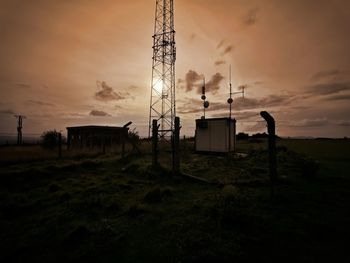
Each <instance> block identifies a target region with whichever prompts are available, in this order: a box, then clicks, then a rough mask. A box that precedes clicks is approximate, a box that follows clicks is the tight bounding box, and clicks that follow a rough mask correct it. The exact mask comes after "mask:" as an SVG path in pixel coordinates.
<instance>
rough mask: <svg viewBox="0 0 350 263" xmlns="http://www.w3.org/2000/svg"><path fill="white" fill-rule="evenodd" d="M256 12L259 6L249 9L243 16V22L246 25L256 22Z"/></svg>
mask: <svg viewBox="0 0 350 263" xmlns="http://www.w3.org/2000/svg"><path fill="white" fill-rule="evenodd" d="M258 12H259V8H252V9H249V10H248V12H247V13H246V14H245V16H244V17H243V24H245V25H246V26H251V25H254V24H256V23H257V21H258Z"/></svg>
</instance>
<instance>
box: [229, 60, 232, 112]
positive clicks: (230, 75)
mask: <svg viewBox="0 0 350 263" xmlns="http://www.w3.org/2000/svg"><path fill="white" fill-rule="evenodd" d="M229 74H230V99H232V83H231V65H230V73H229ZM231 116H232V103H230V119H231Z"/></svg>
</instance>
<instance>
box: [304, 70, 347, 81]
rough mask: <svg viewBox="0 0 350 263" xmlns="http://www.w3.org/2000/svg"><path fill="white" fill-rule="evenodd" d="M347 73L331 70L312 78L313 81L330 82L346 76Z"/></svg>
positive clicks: (318, 73)
mask: <svg viewBox="0 0 350 263" xmlns="http://www.w3.org/2000/svg"><path fill="white" fill-rule="evenodd" d="M345 74H346V72H345V71H341V70H339V69H331V70H324V71H319V72H317V73H316V74H314V75H313V76H312V77H311V80H312V81H320V80H329V79H334V78H337V77H340V76H343V75H345Z"/></svg>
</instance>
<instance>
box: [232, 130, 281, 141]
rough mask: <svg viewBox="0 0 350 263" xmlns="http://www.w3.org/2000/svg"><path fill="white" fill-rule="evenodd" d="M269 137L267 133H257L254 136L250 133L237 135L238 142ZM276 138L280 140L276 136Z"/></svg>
mask: <svg viewBox="0 0 350 263" xmlns="http://www.w3.org/2000/svg"><path fill="white" fill-rule="evenodd" d="M268 137H269V135H268V134H267V133H266V132H263V133H255V134H252V135H249V134H248V133H244V132H240V133H238V134H237V135H236V138H237V140H248V139H250V138H251V139H264V138H268ZM276 138H280V137H279V136H277V135H276Z"/></svg>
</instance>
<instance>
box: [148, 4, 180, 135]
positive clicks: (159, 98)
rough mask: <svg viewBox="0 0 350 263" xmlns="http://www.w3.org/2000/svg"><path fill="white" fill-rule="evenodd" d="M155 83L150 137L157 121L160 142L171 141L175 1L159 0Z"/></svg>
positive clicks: (154, 48) (150, 117)
mask: <svg viewBox="0 0 350 263" xmlns="http://www.w3.org/2000/svg"><path fill="white" fill-rule="evenodd" d="M152 48H153V57H152V83H151V99H150V110H149V130H148V137H150V136H151V129H152V121H153V120H154V119H155V120H157V121H158V123H159V125H160V128H159V129H158V135H159V138H160V139H161V140H163V141H164V140H167V141H169V139H170V138H171V136H172V135H173V133H174V127H175V116H176V112H175V60H176V47H175V30H174V1H173V0H156V12H155V23H154V35H153V47H152Z"/></svg>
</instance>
